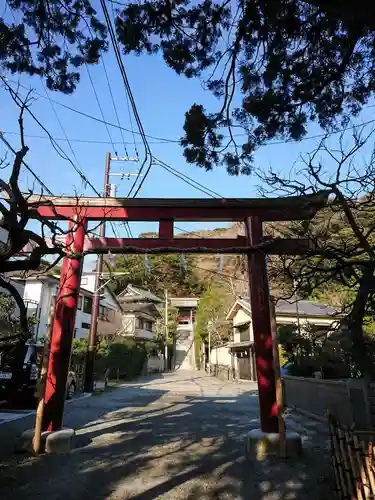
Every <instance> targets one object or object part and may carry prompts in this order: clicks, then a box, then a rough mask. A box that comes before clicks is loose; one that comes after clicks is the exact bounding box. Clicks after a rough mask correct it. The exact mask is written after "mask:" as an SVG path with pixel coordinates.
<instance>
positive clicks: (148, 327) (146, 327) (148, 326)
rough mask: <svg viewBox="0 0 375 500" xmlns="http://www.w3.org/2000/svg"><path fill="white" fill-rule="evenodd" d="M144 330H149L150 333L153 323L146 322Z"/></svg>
mask: <svg viewBox="0 0 375 500" xmlns="http://www.w3.org/2000/svg"><path fill="white" fill-rule="evenodd" d="M144 329H145V330H148V331H151V330H152V323H151V321H145V322H144Z"/></svg>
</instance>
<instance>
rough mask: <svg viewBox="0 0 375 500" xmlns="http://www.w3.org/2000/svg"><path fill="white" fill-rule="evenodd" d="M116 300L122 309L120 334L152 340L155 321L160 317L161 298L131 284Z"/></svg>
mask: <svg viewBox="0 0 375 500" xmlns="http://www.w3.org/2000/svg"><path fill="white" fill-rule="evenodd" d="M118 300H119V302H120V304H121V308H122V310H123V317H122V331H121V335H123V336H124V337H132V338H135V339H143V340H152V339H153V338H154V325H155V322H156V320H157V319H158V318H160V312H159V310H158V307H159V306H160V304H163V300H162V299H160V298H159V297H157V296H156V295H154V294H153V293H151V292H150V291H148V290H144V289H143V288H139V287H136V286H133V285H128V286H127V287H126V289H125V290H123V291H122V292H121V293H120V294H119V296H118Z"/></svg>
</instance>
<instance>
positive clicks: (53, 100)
mask: <svg viewBox="0 0 375 500" xmlns="http://www.w3.org/2000/svg"><path fill="white" fill-rule="evenodd" d="M2 80H3V82H4V83H5V80H8V81H10V82H11V83H14V84H16V85H19V86H20V87H22V88H23V89H25V90H28V91H29V90H30V89H29V88H28V87H26V86H25V85H23V84H21V83H18V82H16V81H15V80H10V79H8V78H4V77H3V78H2ZM33 93H34V94H35V95H37V96H38V97H41V98H42V99H47V98H46V96H44V95H42V94H40V93H39V92H36V91H35V90H33ZM51 101H52V102H53V103H54V104H57V105H58V106H61V107H62V108H65V109H68V110H69V111H72V112H73V113H76V114H78V115H81V116H84V117H85V118H89V119H90V120H94V121H96V122H98V123H104V124H105V125H108V126H109V127H113V128H117V129H118V128H119V129H120V130H123V131H124V132H129V133H133V132H132V130H131V129H128V128H126V127H123V126H122V125H121V126H120V127H119V126H118V125H116V124H114V123H111V122H109V121H107V120H102V119H101V118H98V117H97V116H93V115H90V114H89V113H85V112H84V111H80V110H79V109H75V108H72V107H71V106H68V105H67V104H63V103H62V102H59V101H56V100H55V99H52V98H51ZM134 134H136V135H142V134H141V133H140V132H137V131H136V130H134ZM145 136H146V137H147V138H150V139H155V140H156V141H162V142H171V143H174V144H180V141H179V140H173V139H167V138H164V137H157V136H155V135H150V134H145Z"/></svg>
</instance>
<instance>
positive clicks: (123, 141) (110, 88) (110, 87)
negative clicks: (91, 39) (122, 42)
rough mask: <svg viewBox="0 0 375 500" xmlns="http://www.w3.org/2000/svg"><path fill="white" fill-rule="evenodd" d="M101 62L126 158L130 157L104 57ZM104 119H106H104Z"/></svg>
mask: <svg viewBox="0 0 375 500" xmlns="http://www.w3.org/2000/svg"><path fill="white" fill-rule="evenodd" d="M101 61H102V64H103V69H104V73H105V77H106V80H107V84H108V89H109V93H110V96H111V100H112V105H113V109H114V112H115V115H116V120H117V124H118V126H119V129H120V133H121V138H122V143H123V145H124V149H125V154H126V156H129V155H128V151H127V149H126V145H125V138H124V132H123V130H121V125H120V118H119V116H118V112H117V106H116V104H115V98H114V97H113V93H112V86H111V83H110V81H109V77H108V73H107V68H106V65H105V62H104V58H103V57H102V58H101ZM103 118H104V117H103ZM107 129H108V126H107ZM111 143H112V145H113V147H114V149H116V146H115V145H114V143H113V141H112V139H111ZM114 152H115V154H116V155H117V153H116V151H114Z"/></svg>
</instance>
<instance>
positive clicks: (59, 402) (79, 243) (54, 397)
mask: <svg viewBox="0 0 375 500" xmlns="http://www.w3.org/2000/svg"><path fill="white" fill-rule="evenodd" d="M85 233H86V221H85V220H81V221H78V222H77V223H76V224H73V223H72V222H70V224H69V232H68V235H67V237H66V247H67V248H66V250H67V253H68V255H67V256H66V257H65V258H64V262H63V266H62V270H61V276H60V287H59V293H58V296H57V301H56V309H55V318H54V322H53V330H52V339H51V349H50V355H49V363H48V371H47V383H46V392H45V407H44V413H43V430H52V431H55V430H59V429H60V428H61V426H62V422H63V414H64V405H65V396H66V382H67V378H68V371H69V363H70V356H71V350H72V341H73V334H74V323H75V317H76V312H77V303H78V295H79V287H80V280H81V264H82V259H81V258H80V257H79V254H80V253H81V252H82V251H83V246H84V240H85ZM69 254H73V255H71V256H69ZM74 254H78V255H74Z"/></svg>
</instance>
